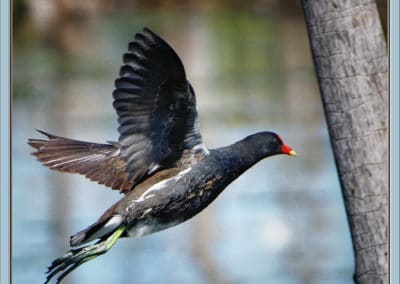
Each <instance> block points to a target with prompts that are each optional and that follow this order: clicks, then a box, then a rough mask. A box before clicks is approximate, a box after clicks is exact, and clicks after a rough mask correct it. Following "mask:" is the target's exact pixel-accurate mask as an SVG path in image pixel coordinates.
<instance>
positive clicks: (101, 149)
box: [28, 131, 133, 193]
mask: <svg viewBox="0 0 400 284" xmlns="http://www.w3.org/2000/svg"><path fill="white" fill-rule="evenodd" d="M39 132H41V133H43V134H44V135H46V136H47V137H48V138H49V139H48V140H44V139H29V140H28V144H29V145H31V146H32V147H33V148H35V149H36V152H34V153H32V154H33V155H34V156H36V157H37V158H38V160H39V161H41V162H42V164H43V165H45V166H47V167H49V168H50V169H53V170H57V171H61V172H67V173H79V174H82V175H84V176H86V177H87V178H89V179H90V180H92V181H97V182H98V183H100V184H104V185H105V186H108V187H111V188H112V189H118V190H120V191H121V192H124V193H125V192H128V191H129V190H131V189H132V185H133V183H132V182H131V181H130V180H129V179H128V175H127V174H126V172H125V161H124V160H123V159H122V157H121V156H120V146H119V144H118V143H114V144H97V143H91V142H85V141H78V140H73V139H68V138H64V137H60V136H56V135H52V134H49V133H46V132H44V131H39Z"/></svg>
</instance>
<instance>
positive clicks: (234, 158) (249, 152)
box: [213, 137, 272, 176]
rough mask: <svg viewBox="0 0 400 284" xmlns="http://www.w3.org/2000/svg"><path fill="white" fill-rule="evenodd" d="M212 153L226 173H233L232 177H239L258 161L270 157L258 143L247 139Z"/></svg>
mask: <svg viewBox="0 0 400 284" xmlns="http://www.w3.org/2000/svg"><path fill="white" fill-rule="evenodd" d="M213 152H214V154H215V155H216V156H217V157H218V159H219V160H220V161H221V162H222V163H221V164H223V165H224V168H225V167H226V168H227V169H226V170H227V171H233V172H232V173H233V175H234V176H239V175H240V174H242V173H243V172H244V171H246V170H247V169H249V168H250V167H251V166H253V165H254V164H255V163H257V162H258V161H260V160H262V159H264V158H266V157H268V156H270V155H272V153H268V152H266V151H264V150H263V145H262V144H261V142H260V141H257V140H255V139H251V138H249V137H246V138H245V139H243V140H240V141H238V142H236V143H234V144H232V145H229V146H226V147H221V148H218V149H215V150H214V151H213Z"/></svg>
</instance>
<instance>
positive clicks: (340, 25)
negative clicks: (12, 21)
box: [302, 0, 389, 284]
mask: <svg viewBox="0 0 400 284" xmlns="http://www.w3.org/2000/svg"><path fill="white" fill-rule="evenodd" d="M302 4H303V10H304V15H305V19H306V23H307V28H308V34H309V39H310V44H311V51H312V56H313V60H314V65H315V69H316V73H317V77H318V81H319V87H320V93H321V97H322V102H323V107H324V111H325V116H326V120H327V124H328V128H329V135H330V140H331V144H332V149H333V153H334V157H335V162H336V167H337V171H338V175H339V179H340V183H341V188H342V193H343V197H344V202H345V207H346V212H347V216H348V221H349V225H350V231H351V237H352V241H353V248H354V255H355V262H356V263H355V273H354V281H355V282H356V283H363V284H365V283H374V284H376V283H388V282H389V280H388V271H389V270H388V269H389V268H388V259H389V256H388V224H389V222H388V221H389V220H388V218H389V217H388V212H389V211H388V209H389V208H388V204H389V202H388V198H389V164H388V163H389V160H388V110H389V108H388V107H389V105H388V101H389V92H388V58H387V51H386V44H385V39H384V35H383V31H382V27H381V23H380V20H379V16H378V11H377V8H376V3H375V2H374V1H371V0H331V1H329V0H302Z"/></svg>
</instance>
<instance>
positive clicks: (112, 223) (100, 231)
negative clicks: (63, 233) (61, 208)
mask: <svg viewBox="0 0 400 284" xmlns="http://www.w3.org/2000/svg"><path fill="white" fill-rule="evenodd" d="M121 225H122V216H121V215H114V216H112V217H110V218H108V219H105V220H101V219H100V220H99V221H97V222H96V223H94V224H93V225H91V226H89V227H88V228H86V229H85V230H82V231H80V232H78V233H76V234H75V235H73V236H71V237H70V245H71V247H76V246H80V245H82V244H85V243H88V242H91V241H93V240H96V239H104V238H106V237H107V236H109V235H111V234H112V233H114V232H115V231H116V230H117V229H118V228H119V227H120V226H121Z"/></svg>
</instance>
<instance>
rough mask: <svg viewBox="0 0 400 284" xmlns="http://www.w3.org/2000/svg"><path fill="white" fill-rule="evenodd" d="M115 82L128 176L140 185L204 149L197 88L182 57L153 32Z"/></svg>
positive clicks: (139, 42) (138, 42) (134, 45)
mask: <svg viewBox="0 0 400 284" xmlns="http://www.w3.org/2000/svg"><path fill="white" fill-rule="evenodd" d="M123 61H124V65H123V66H122V67H121V69H120V77H119V78H118V79H116V81H115V87H116V89H115V90H114V92H113V97H114V104H113V105H114V108H115V109H116V111H117V114H118V122H119V124H120V126H119V128H118V131H119V132H120V137H119V143H120V144H121V156H122V158H123V159H124V161H125V162H126V172H127V173H128V176H129V179H130V180H131V181H133V182H134V183H137V182H139V181H140V180H142V179H143V178H145V177H147V176H149V175H151V174H152V173H154V172H155V171H157V170H159V169H162V168H166V167H169V166H171V165H173V164H174V163H176V162H177V161H178V160H179V159H180V158H181V157H182V154H183V151H184V150H190V149H192V148H193V147H195V146H196V145H199V144H201V143H202V140H201V135H200V131H199V127H198V122H197V111H196V100H195V94H194V91H193V88H192V87H191V85H190V84H189V82H188V81H187V80H186V75H185V70H184V67H183V64H182V62H181V60H180V59H179V57H178V55H177V54H176V52H175V51H174V50H173V49H172V48H171V47H170V46H169V45H168V44H167V43H166V42H165V41H164V40H163V39H161V38H160V37H159V36H157V35H155V34H154V33H153V32H152V31H150V30H149V29H147V28H144V29H143V32H141V33H138V34H136V35H135V40H134V41H133V42H131V43H130V44H129V51H128V53H125V54H124V56H123Z"/></svg>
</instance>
